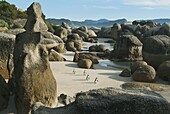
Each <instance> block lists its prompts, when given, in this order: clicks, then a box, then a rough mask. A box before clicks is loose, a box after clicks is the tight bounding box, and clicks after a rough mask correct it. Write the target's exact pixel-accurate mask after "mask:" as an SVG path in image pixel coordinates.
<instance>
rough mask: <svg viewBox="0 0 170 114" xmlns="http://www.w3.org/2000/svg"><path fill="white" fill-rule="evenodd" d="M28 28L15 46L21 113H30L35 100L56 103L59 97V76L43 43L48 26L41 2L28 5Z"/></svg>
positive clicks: (18, 102) (17, 86) (16, 93)
mask: <svg viewBox="0 0 170 114" xmlns="http://www.w3.org/2000/svg"><path fill="white" fill-rule="evenodd" d="M28 15H29V16H28V22H27V24H26V26H25V29H26V32H24V33H21V34H18V35H17V36H16V41H15V46H14V75H15V82H16V92H15V102H16V108H17V113H18V114H30V108H31V105H32V103H34V102H42V103H43V104H45V105H46V106H52V105H53V104H54V103H55V101H56V93H57V92H56V91H57V86H56V80H55V78H54V76H53V74H52V71H51V69H50V64H49V59H48V54H47V49H46V47H45V46H44V45H42V44H41V43H40V40H41V38H42V35H41V32H42V31H46V30H47V28H46V26H45V24H44V21H43V20H42V18H41V16H42V12H41V6H40V4H39V3H33V4H32V5H31V6H30V7H29V8H28Z"/></svg>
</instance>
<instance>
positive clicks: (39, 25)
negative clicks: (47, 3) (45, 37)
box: [24, 2, 48, 32]
mask: <svg viewBox="0 0 170 114" xmlns="http://www.w3.org/2000/svg"><path fill="white" fill-rule="evenodd" d="M27 14H28V19H27V22H26V25H25V27H24V28H25V30H27V31H32V32H47V31H48V27H47V25H46V24H45V22H44V20H43V18H42V16H43V15H42V11H41V5H40V4H39V3H35V2H34V3H33V4H32V5H31V6H30V7H29V8H27Z"/></svg>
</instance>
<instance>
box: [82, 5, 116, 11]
mask: <svg viewBox="0 0 170 114" xmlns="http://www.w3.org/2000/svg"><path fill="white" fill-rule="evenodd" d="M83 7H84V8H95V9H103V10H109V9H118V8H117V7H114V6H100V5H92V6H87V5H83Z"/></svg>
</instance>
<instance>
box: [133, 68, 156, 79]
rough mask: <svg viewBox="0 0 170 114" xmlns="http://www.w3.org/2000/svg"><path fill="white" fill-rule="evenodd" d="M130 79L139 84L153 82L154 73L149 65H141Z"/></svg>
mask: <svg viewBox="0 0 170 114" xmlns="http://www.w3.org/2000/svg"><path fill="white" fill-rule="evenodd" d="M132 78H133V80H135V81H139V82H155V81H156V71H155V69H154V68H153V67H152V66H150V65H143V66H141V67H139V68H137V69H136V71H135V72H134V73H133V74H132Z"/></svg>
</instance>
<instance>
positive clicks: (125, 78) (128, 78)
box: [99, 73, 133, 82]
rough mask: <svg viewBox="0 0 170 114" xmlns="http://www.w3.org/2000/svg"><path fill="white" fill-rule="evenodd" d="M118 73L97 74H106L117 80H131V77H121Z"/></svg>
mask: <svg viewBox="0 0 170 114" xmlns="http://www.w3.org/2000/svg"><path fill="white" fill-rule="evenodd" d="M119 74H120V73H99V75H107V76H109V78H111V79H114V80H117V81H124V82H133V79H132V77H121V76H119Z"/></svg>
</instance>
